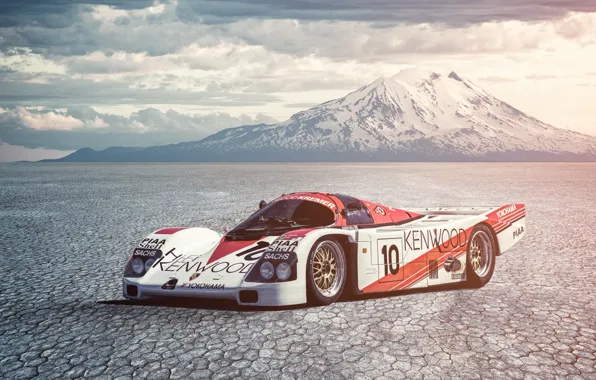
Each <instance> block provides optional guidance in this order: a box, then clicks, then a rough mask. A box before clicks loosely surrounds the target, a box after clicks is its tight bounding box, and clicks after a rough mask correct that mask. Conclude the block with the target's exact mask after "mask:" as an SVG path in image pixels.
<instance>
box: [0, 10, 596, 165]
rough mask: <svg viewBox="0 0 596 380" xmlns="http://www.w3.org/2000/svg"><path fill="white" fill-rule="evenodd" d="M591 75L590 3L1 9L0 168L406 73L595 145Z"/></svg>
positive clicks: (327, 95) (593, 15) (230, 120)
mask: <svg viewBox="0 0 596 380" xmlns="http://www.w3.org/2000/svg"><path fill="white" fill-rule="evenodd" d="M67 3H68V4H67ZM595 62H596V1H594V0H498V1H497V0H367V1H356V0H327V1H324V0H214V1H210V0H207V1H203V0H199V1H195V0H192V1H191V0H178V1H155V2H154V1H137V0H134V1H132V0H129V1H119V0H103V1H102V0H88V1H73V2H64V1H62V0H44V1H43V2H42V4H41V5H40V4H39V2H38V1H23V0H21V1H14V2H7V1H3V2H1V3H0V161H9V160H20V159H26V158H27V157H30V159H39V158H40V157H45V156H47V157H56V156H60V155H62V154H63V153H64V152H66V151H71V150H75V149H78V148H82V147H87V146H89V147H92V148H95V149H101V148H105V147H108V146H149V145H156V144H168V143H174V142H179V141H190V140H199V139H201V138H202V137H205V136H206V135H209V134H211V133H214V132H216V131H218V130H221V129H223V128H229V127H233V126H239V125H244V124H257V123H272V122H275V121H276V120H285V119H287V118H288V117H289V116H290V115H292V114H293V113H295V112H298V111H300V110H302V109H305V108H307V107H309V106H312V105H315V104H317V103H321V102H324V101H327V100H330V99H332V98H336V97H340V96H343V95H345V94H346V93H347V92H349V91H352V90H354V89H356V88H358V87H360V86H362V85H364V84H367V83H369V82H372V81H373V80H375V79H376V78H378V77H379V76H383V75H384V76H391V75H394V74H396V73H397V72H399V71H400V70H401V69H403V68H407V67H411V66H424V67H427V68H438V69H445V68H448V69H452V70H455V71H457V73H458V74H460V75H461V76H463V77H466V78H468V79H471V80H473V81H474V82H475V83H477V84H478V85H480V86H481V87H483V88H484V89H486V90H487V91H489V92H491V93H493V94H494V95H495V96H497V97H499V98H501V99H503V100H505V101H507V102H509V103H510V104H512V105H513V106H515V107H517V108H520V109H521V110H523V111H525V112H527V113H529V114H530V115H532V116H535V117H537V118H539V119H541V120H543V121H545V122H547V123H550V124H552V125H554V126H557V127H561V128H568V129H573V130H576V131H579V132H583V133H588V134H592V135H596V121H595V120H596V106H595V105H594V104H596V64H595Z"/></svg>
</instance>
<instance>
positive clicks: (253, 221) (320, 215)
mask: <svg viewBox="0 0 596 380" xmlns="http://www.w3.org/2000/svg"><path fill="white" fill-rule="evenodd" d="M335 217H336V215H335V213H334V212H333V211H332V210H331V209H330V208H329V207H327V206H324V205H322V204H319V203H316V202H313V201H309V200H303V199H282V200H276V201H273V202H271V203H269V204H268V205H266V206H265V207H263V208H262V209H260V210H259V211H257V212H256V213H254V214H253V215H251V216H250V217H249V218H248V219H246V220H245V221H244V222H242V223H240V224H239V225H238V226H236V227H235V228H234V229H233V230H231V231H230V233H234V232H241V231H247V232H250V231H255V232H257V231H258V232H267V233H274V232H275V231H277V230H279V231H281V230H284V229H285V230H287V229H289V228H312V227H322V226H328V225H331V224H333V223H334V222H335ZM281 232H283V231H281Z"/></svg>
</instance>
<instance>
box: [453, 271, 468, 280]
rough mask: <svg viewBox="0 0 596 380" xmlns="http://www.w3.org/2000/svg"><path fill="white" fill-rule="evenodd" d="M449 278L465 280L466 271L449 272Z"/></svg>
mask: <svg viewBox="0 0 596 380" xmlns="http://www.w3.org/2000/svg"><path fill="white" fill-rule="evenodd" d="M451 279H452V280H465V279H466V272H461V273H455V272H451Z"/></svg>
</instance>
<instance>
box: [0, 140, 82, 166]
mask: <svg viewBox="0 0 596 380" xmlns="http://www.w3.org/2000/svg"><path fill="white" fill-rule="evenodd" d="M72 152H73V151H72V150H53V149H42V148H35V149H30V148H25V147H22V146H14V145H10V144H5V143H3V142H2V141H0V162H15V161H39V160H43V159H52V158H61V157H64V156H66V155H68V154H70V153H72Z"/></svg>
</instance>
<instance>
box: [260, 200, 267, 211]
mask: <svg viewBox="0 0 596 380" xmlns="http://www.w3.org/2000/svg"><path fill="white" fill-rule="evenodd" d="M265 206H267V202H266V201H265V200H262V201H260V202H259V210H260V209H262V208H263V207H265Z"/></svg>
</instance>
